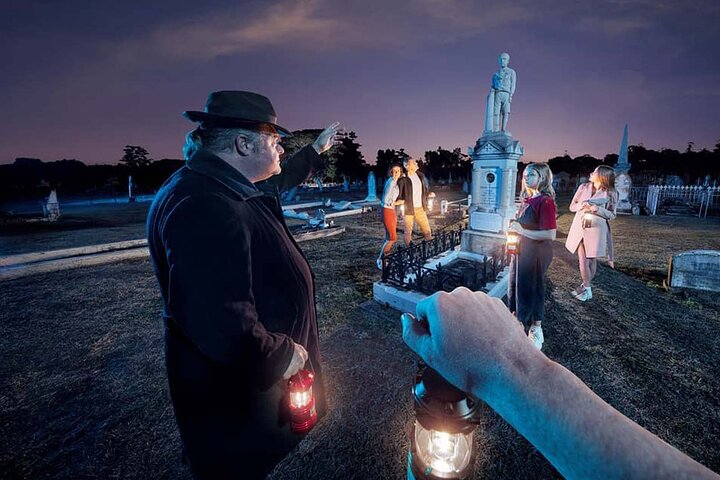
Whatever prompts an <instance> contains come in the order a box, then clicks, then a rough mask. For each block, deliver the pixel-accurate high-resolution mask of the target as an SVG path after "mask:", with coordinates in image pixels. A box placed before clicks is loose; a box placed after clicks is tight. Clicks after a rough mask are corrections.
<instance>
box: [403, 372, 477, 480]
mask: <svg viewBox="0 0 720 480" xmlns="http://www.w3.org/2000/svg"><path fill="white" fill-rule="evenodd" d="M413 395H414V397H415V417H416V420H415V424H414V425H413V428H412V432H411V436H410V444H411V446H410V453H409V456H408V464H409V468H408V478H409V479H426V480H432V479H462V478H467V477H468V476H469V475H470V473H471V468H472V461H473V456H474V451H473V448H474V442H473V431H474V429H475V421H474V420H473V416H474V415H475V412H476V410H477V408H478V403H477V402H476V401H475V400H473V399H472V398H470V397H468V396H467V395H466V394H464V393H463V392H461V391H460V390H458V389H457V388H455V387H454V386H452V385H451V384H450V383H448V382H447V381H446V380H445V379H444V378H442V377H441V376H440V375H439V374H438V373H437V372H435V371H434V370H432V369H430V368H427V367H424V366H421V367H420V371H419V372H418V376H417V377H416V381H415V387H414V388H413Z"/></svg>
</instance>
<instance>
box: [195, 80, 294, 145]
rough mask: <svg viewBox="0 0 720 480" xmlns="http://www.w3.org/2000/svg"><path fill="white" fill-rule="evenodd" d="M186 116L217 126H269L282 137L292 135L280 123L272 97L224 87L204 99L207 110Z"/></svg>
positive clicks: (249, 127)
mask: <svg viewBox="0 0 720 480" xmlns="http://www.w3.org/2000/svg"><path fill="white" fill-rule="evenodd" d="M183 116H184V117H185V118H187V119H189V120H191V121H193V122H202V123H205V124H208V125H213V126H218V127H238V128H248V129H253V128H256V127H258V126H261V125H270V126H271V127H273V128H275V130H276V131H277V132H278V133H279V134H280V135H282V136H284V137H287V136H290V135H292V134H291V133H290V131H289V130H288V129H286V128H283V127H281V126H280V125H278V124H277V115H275V109H274V108H273V106H272V103H270V99H268V98H267V97H265V96H263V95H260V94H258V93H253V92H243V91H237V90H223V91H220V92H212V93H211V94H210V95H208V99H207V102H205V111H204V112H197V111H187V112H183Z"/></svg>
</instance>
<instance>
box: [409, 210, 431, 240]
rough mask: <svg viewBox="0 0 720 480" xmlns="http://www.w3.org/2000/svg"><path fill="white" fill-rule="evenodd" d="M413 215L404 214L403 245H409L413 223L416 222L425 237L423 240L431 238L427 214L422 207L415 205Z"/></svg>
mask: <svg viewBox="0 0 720 480" xmlns="http://www.w3.org/2000/svg"><path fill="white" fill-rule="evenodd" d="M414 210H415V215H405V245H410V242H411V241H412V231H413V225H414V224H415V222H417V224H418V226H419V227H420V231H421V232H422V234H423V237H425V240H430V239H431V238H432V233H431V232H430V222H429V221H428V218H427V214H426V213H425V210H423V208H422V207H415V209H414Z"/></svg>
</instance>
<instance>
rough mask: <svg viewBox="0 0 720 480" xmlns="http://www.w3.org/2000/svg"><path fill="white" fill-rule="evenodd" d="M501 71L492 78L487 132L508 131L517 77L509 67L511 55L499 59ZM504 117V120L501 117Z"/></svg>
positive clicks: (486, 116) (506, 54)
mask: <svg viewBox="0 0 720 480" xmlns="http://www.w3.org/2000/svg"><path fill="white" fill-rule="evenodd" d="M498 63H499V64H500V70H498V71H497V72H495V74H494V75H493V76H492V84H491V85H490V93H488V96H487V104H486V109H485V132H499V131H503V132H504V131H506V130H507V124H508V120H509V119H510V104H511V103H512V98H513V95H514V94H515V86H516V84H517V75H516V74H515V70H513V69H512V68H510V67H508V63H510V54H508V53H501V54H500V56H499V57H498ZM501 115H502V120H501V118H500V116H501Z"/></svg>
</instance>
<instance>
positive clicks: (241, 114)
mask: <svg viewBox="0 0 720 480" xmlns="http://www.w3.org/2000/svg"><path fill="white" fill-rule="evenodd" d="M184 116H185V117H186V118H188V119H189V120H191V121H193V122H197V123H199V125H198V127H197V128H195V129H194V130H192V131H191V132H190V133H188V135H187V137H186V144H185V148H184V153H185V158H186V160H187V162H186V164H185V166H184V167H183V168H181V169H180V170H178V171H177V172H175V173H174V174H173V175H172V176H171V177H170V178H169V179H168V180H167V181H166V182H165V184H164V185H163V186H162V188H161V189H160V191H159V192H158V193H157V195H156V196H155V200H154V201H153V204H152V206H151V207H150V212H149V214H148V222H147V227H148V247H149V250H150V258H151V261H152V264H153V268H154V270H155V275H156V276H157V278H158V282H159V284H160V290H161V294H162V299H163V319H164V323H165V362H166V368H167V373H168V383H169V386H170V396H171V399H172V403H173V407H174V410H175V417H176V420H177V424H178V429H179V431H180V437H181V439H182V442H183V454H184V455H183V456H184V458H185V459H186V460H187V462H188V463H189V466H190V469H191V471H192V475H193V478H195V479H199V480H223V479H238V478H243V479H251V478H252V479H254V478H265V476H266V475H267V474H268V473H269V472H270V471H271V470H272V469H273V468H274V467H275V465H276V464H277V463H278V462H279V461H280V460H281V459H282V458H283V457H284V456H285V455H287V453H288V452H290V450H292V449H293V448H294V447H295V446H296V445H297V443H298V442H299V441H300V440H301V437H300V436H299V435H296V434H294V433H293V432H292V430H291V428H290V423H289V412H288V407H287V399H286V395H287V391H286V390H287V388H286V385H287V380H288V379H289V378H290V377H291V376H292V375H294V374H295V373H296V372H298V371H299V370H300V369H302V368H307V369H309V370H311V371H312V372H314V374H315V385H314V387H313V391H314V394H315V400H316V407H317V412H318V415H319V416H322V415H323V414H324V413H325V409H326V407H325V396H324V389H323V378H322V368H321V365H320V348H319V340H318V326H317V319H316V312H315V285H314V280H313V274H312V272H311V270H310V265H309V263H308V261H307V259H306V258H305V256H304V255H303V253H302V251H301V250H300V248H299V247H298V245H297V243H296V242H295V240H294V239H293V237H292V235H291V234H290V232H289V230H288V228H287V225H286V224H285V221H284V219H283V214H282V210H281V208H280V201H279V199H278V192H279V190H285V189H288V188H291V187H292V186H294V185H297V184H299V183H300V182H302V181H304V180H305V179H307V178H308V177H309V176H310V175H311V173H312V172H313V170H315V169H316V168H317V167H319V166H320V164H321V158H320V155H319V154H320V153H322V152H324V151H326V150H328V149H329V148H330V147H331V146H332V145H333V144H334V141H335V135H336V133H337V127H338V124H337V123H334V124H332V125H330V126H329V127H328V128H326V129H325V130H323V132H322V133H321V134H320V135H319V136H318V138H317V140H315V142H314V143H313V144H312V145H308V146H306V147H304V148H303V149H301V150H300V151H299V152H298V153H297V154H296V155H295V156H294V157H292V158H291V159H289V160H288V161H287V162H286V163H284V164H283V165H282V166H281V164H280V155H281V154H282V153H283V148H282V146H280V144H279V141H280V137H281V136H283V135H289V132H288V131H287V130H286V129H284V128H282V127H280V126H278V125H277V121H276V115H275V110H274V108H273V106H272V104H271V103H270V100H268V99H267V98H266V97H264V96H262V95H259V94H257V93H252V92H242V91H221V92H214V93H211V94H210V96H209V97H208V101H207V104H206V107H205V111H204V112H198V111H189V112H185V113H184ZM264 180H265V181H266V182H264V183H262V184H260V183H256V182H261V181H264Z"/></svg>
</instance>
